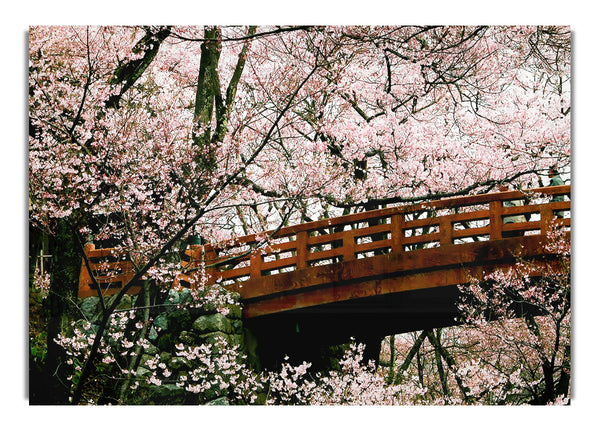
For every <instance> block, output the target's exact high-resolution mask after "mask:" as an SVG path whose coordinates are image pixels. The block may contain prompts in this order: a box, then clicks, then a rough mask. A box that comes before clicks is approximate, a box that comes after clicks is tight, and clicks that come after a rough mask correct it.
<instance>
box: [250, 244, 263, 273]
mask: <svg viewBox="0 0 600 431" xmlns="http://www.w3.org/2000/svg"><path fill="white" fill-rule="evenodd" d="M261 266H262V254H261V253H260V250H253V251H252V253H250V278H251V279H257V278H260V277H261V270H260V268H261Z"/></svg>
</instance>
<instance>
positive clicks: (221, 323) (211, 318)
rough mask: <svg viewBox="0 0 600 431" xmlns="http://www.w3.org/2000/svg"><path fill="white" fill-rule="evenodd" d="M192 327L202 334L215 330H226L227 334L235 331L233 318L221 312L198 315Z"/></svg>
mask: <svg viewBox="0 0 600 431" xmlns="http://www.w3.org/2000/svg"><path fill="white" fill-rule="evenodd" d="M192 328H193V329H194V330H195V331H196V332H198V333H200V334H205V333H209V332H215V331H219V332H224V333H226V334H232V333H234V332H235V331H234V328H233V325H232V324H231V320H229V319H228V318H227V317H225V316H223V315H222V314H219V313H217V314H207V315H205V316H200V317H198V318H197V319H196V320H195V321H194V324H193V325H192Z"/></svg>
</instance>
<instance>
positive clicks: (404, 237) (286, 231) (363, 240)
mask: <svg viewBox="0 0 600 431" xmlns="http://www.w3.org/2000/svg"><path fill="white" fill-rule="evenodd" d="M570 192H571V187H570V186H569V185H565V186H554V187H542V188H538V189H532V190H525V191H505V192H496V193H488V194H482V195H473V196H463V197H457V198H448V199H441V200H436V201H428V202H423V203H418V204H412V205H404V206H397V207H390V208H384V209H379V210H373V211H366V212H361V213H355V214H350V215H346V216H341V217H335V218H330V219H324V220H318V221H313V222H309V223H303V224H298V225H294V226H287V227H283V228H281V229H279V230H278V231H268V232H263V233H261V234H257V235H247V236H243V237H238V238H235V239H233V240H232V241H230V242H229V245H228V246H227V247H222V248H218V247H214V246H212V245H204V246H201V245H194V246H190V248H188V250H186V251H185V257H184V259H183V261H182V272H181V274H179V275H178V276H177V277H176V280H175V285H176V286H183V287H188V286H189V287H195V286H196V285H197V284H198V283H199V282H202V283H214V282H218V283H222V284H224V285H226V286H227V285H230V286H232V288H234V289H236V290H240V289H239V286H237V287H236V286H235V285H238V284H243V283H244V282H245V281H247V280H250V279H252V280H256V279H260V278H262V277H269V276H270V275H273V274H278V273H283V272H293V271H299V270H302V269H306V268H309V267H314V266H320V265H329V264H334V263H338V262H349V261H353V260H359V259H364V258H369V257H372V256H377V255H382V254H389V253H401V252H409V251H415V250H419V249H425V248H433V247H444V246H447V245H453V244H462V243H468V242H475V241H493V240H499V239H502V238H508V237H512V236H520V235H546V234H547V231H548V229H549V227H550V226H551V224H552V223H557V224H559V225H563V226H567V227H569V226H570V225H571V222H570V210H571V203H570ZM265 238H268V240H267V241H266V245H262V244H263V243H264V242H265V241H264V239H265ZM109 255H111V252H110V249H103V250H93V249H89V253H88V257H90V258H92V257H95V256H100V257H101V256H109ZM102 265H105V266H102ZM106 265H108V266H106ZM111 265H112V266H111ZM90 266H91V269H92V270H94V271H100V278H98V277H97V279H99V280H102V282H103V283H104V284H105V285H106V283H108V284H109V285H110V283H118V282H120V283H122V284H124V283H126V282H127V281H128V277H129V279H131V277H132V276H133V274H132V269H133V266H132V264H131V263H130V262H129V263H127V262H126V261H122V262H120V263H119V262H112V263H90ZM116 268H121V273H120V274H118V275H114V276H112V278H111V276H107V277H106V278H102V271H104V272H105V273H106V271H107V270H114V269H116ZM84 272H85V273H86V274H84ZM85 275H87V278H86V277H85ZM82 276H83V278H82V283H83V284H85V283H86V282H87V283H88V284H89V283H90V277H89V274H87V271H86V270H85V267H82ZM81 290H83V291H84V292H86V291H90V288H89V287H87V290H86V286H84V285H82V286H81ZM81 290H80V295H81Z"/></svg>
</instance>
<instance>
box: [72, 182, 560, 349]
mask: <svg viewBox="0 0 600 431" xmlns="http://www.w3.org/2000/svg"><path fill="white" fill-rule="evenodd" d="M570 192H571V188H570V186H556V187H544V188H539V189H532V190H527V191H523V192H521V191H507V192H497V193H489V194H483V195H474V196H465V197H458V198H450V199H442V200H437V201H429V202H424V203H419V204H415V205H406V206H398V207H391V208H385V209H379V210H374V211H366V212H361V213H356V214H351V215H347V216H342V217H336V218H330V219H325V220H319V221H315V222H310V223H305V224H299V225H295V226H289V227H284V228H282V229H280V230H278V231H276V232H266V233H262V234H260V235H249V236H244V237H239V238H236V239H235V240H233V241H231V242H230V244H229V245H228V247H226V248H218V249H217V248H214V247H212V246H211V245H198V246H190V248H189V249H188V250H186V252H185V258H184V260H183V262H182V272H181V274H180V275H178V276H177V277H176V281H175V285H174V287H175V288H178V287H180V286H182V287H190V288H194V287H195V286H197V283H198V279H199V278H201V277H203V278H204V280H203V282H208V283H221V284H222V285H224V286H226V287H227V288H228V289H230V290H234V291H237V292H239V293H240V294H241V297H242V301H243V304H244V317H245V319H246V322H247V323H248V325H249V326H250V327H253V328H254V330H255V332H258V333H261V334H271V337H272V339H275V338H278V339H279V340H281V336H282V335H283V333H284V332H285V333H286V334H288V335H287V336H286V337H285V338H286V339H287V340H288V343H289V346H287V347H288V348H289V349H302V348H303V347H302V346H303V345H304V344H305V343H308V342H309V341H308V340H311V341H310V342H311V343H312V342H313V341H314V338H315V337H316V336H321V335H322V334H323V331H329V332H330V333H331V334H338V335H339V336H340V340H341V339H342V338H341V337H345V336H347V335H348V334H350V335H355V336H357V337H358V338H360V337H361V336H362V337H363V338H364V337H366V336H367V333H368V334H370V335H369V337H371V336H372V334H373V330H372V329H373V328H374V327H376V328H377V329H378V330H377V331H376V332H377V334H378V335H377V336H378V337H379V338H381V336H382V335H387V334H392V333H400V332H406V331H411V330H416V329H420V328H427V327H439V326H447V325H452V324H454V317H456V314H457V310H456V306H455V302H456V299H457V288H456V286H457V285H459V284H466V283H468V282H469V281H470V280H471V278H480V277H481V276H482V274H483V273H484V272H487V271H492V270H495V269H498V268H508V267H510V266H511V265H514V262H515V255H517V254H518V255H520V256H522V257H528V258H532V259H540V260H543V261H546V262H547V261H551V260H552V257H551V256H547V253H546V251H545V248H544V245H545V243H546V241H547V233H548V230H549V228H550V226H551V224H553V223H555V224H559V225H563V226H570V209H571V207H570V199H569V196H570ZM264 244H266V245H264ZM86 254H87V256H88V258H89V262H90V268H91V269H92V270H93V271H95V272H97V275H96V278H97V280H98V281H99V282H100V286H101V288H103V289H106V290H105V292H106V293H108V294H110V293H113V292H115V291H116V290H118V289H119V288H120V287H121V286H122V285H124V284H125V283H127V282H128V281H129V280H130V279H131V277H132V276H133V264H132V263H131V262H128V261H126V260H119V259H118V258H115V257H112V262H110V260H111V258H110V256H112V255H113V252H112V251H111V249H100V250H96V249H94V248H93V245H88V246H87V249H86ZM107 259H108V260H109V261H107ZM103 271H104V273H106V271H117V272H119V274H118V275H115V274H114V273H113V274H112V275H109V276H107V275H103ZM138 290H139V288H138ZM132 293H135V290H132ZM95 294H96V290H95V289H93V287H92V284H91V279H90V276H89V274H88V272H87V269H86V266H85V265H82V270H81V278H80V291H79V295H80V296H90V295H95ZM324 328H326V329H324ZM366 328H369V331H367V330H366ZM300 333H303V334H306V335H307V338H304V339H303V340H304V341H302V342H300V341H299V339H298V338H297V337H296V338H294V337H290V336H289V334H300ZM331 341H332V339H331V337H329V338H328V342H331ZM304 347H306V346H304Z"/></svg>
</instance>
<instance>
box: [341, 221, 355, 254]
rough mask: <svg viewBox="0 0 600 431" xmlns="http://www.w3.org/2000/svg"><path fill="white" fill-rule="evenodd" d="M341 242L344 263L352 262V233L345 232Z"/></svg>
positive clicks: (349, 231) (353, 243)
mask: <svg viewBox="0 0 600 431" xmlns="http://www.w3.org/2000/svg"><path fill="white" fill-rule="evenodd" d="M342 240H343V244H342V247H343V253H344V254H343V256H344V262H348V261H350V260H354V245H355V242H354V232H353V231H352V229H351V230H345V231H344V233H343V236H342Z"/></svg>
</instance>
